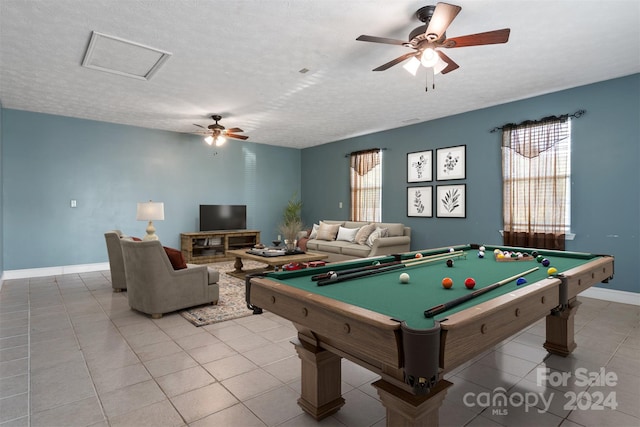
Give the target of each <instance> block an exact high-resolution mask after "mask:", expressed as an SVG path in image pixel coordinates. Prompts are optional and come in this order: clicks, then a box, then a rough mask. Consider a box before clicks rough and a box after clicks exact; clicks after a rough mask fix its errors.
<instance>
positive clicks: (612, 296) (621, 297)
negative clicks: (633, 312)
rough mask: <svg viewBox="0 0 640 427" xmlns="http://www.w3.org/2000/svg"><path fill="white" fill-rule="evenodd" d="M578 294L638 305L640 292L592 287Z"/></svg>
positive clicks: (639, 303)
mask: <svg viewBox="0 0 640 427" xmlns="http://www.w3.org/2000/svg"><path fill="white" fill-rule="evenodd" d="M580 296H583V297H587V298H595V299H601V300H604V301H611V302H619V303H622V304H631V305H640V294H639V293H636V292H627V291H618V290H616V289H605V288H597V287H592V288H589V289H587V290H586V291H584V292H582V293H581V294H580Z"/></svg>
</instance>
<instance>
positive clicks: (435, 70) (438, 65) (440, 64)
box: [433, 57, 449, 74]
mask: <svg viewBox="0 0 640 427" xmlns="http://www.w3.org/2000/svg"><path fill="white" fill-rule="evenodd" d="M447 65H449V64H447V63H446V62H444V61H443V60H442V58H440V57H438V62H436V65H434V66H433V74H440V73H441V72H442V70H444V69H445V68H447Z"/></svg>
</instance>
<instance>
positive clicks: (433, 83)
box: [424, 67, 436, 92]
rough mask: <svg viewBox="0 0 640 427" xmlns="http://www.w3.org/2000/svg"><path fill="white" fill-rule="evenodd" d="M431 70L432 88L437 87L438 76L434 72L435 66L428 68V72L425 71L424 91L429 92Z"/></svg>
mask: <svg viewBox="0 0 640 427" xmlns="http://www.w3.org/2000/svg"><path fill="white" fill-rule="evenodd" d="M429 72H431V88H432V89H434V90H435V88H436V76H435V73H434V72H433V67H429V68H427V72H426V73H425V77H426V82H425V84H424V91H425V92H429Z"/></svg>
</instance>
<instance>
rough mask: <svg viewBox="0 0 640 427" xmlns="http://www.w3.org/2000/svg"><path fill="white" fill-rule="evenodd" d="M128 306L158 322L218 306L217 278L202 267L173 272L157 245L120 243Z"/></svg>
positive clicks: (217, 275)
mask: <svg viewBox="0 0 640 427" xmlns="http://www.w3.org/2000/svg"><path fill="white" fill-rule="evenodd" d="M120 245H121V247H122V255H123V259H124V271H125V276H126V282H127V298H128V299H129V306H130V307H131V308H133V309H135V310H138V311H141V312H143V313H147V314H150V315H151V317H152V318H154V319H158V318H160V317H162V315H163V314H164V313H169V312H172V311H176V310H180V309H183V308H187V307H193V306H196V305H201V304H208V303H213V304H217V303H218V298H219V286H218V279H219V277H220V274H219V273H218V272H217V271H216V270H215V269H213V268H211V267H207V266H205V265H191V264H190V265H189V266H188V267H187V268H185V269H182V270H174V269H173V266H172V265H171V262H170V261H169V257H168V256H167V254H166V252H165V250H164V248H163V247H162V244H161V243H160V242H159V241H157V240H154V241H143V242H133V241H128V240H120Z"/></svg>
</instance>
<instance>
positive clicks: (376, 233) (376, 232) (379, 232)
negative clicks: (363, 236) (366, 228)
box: [367, 227, 389, 246]
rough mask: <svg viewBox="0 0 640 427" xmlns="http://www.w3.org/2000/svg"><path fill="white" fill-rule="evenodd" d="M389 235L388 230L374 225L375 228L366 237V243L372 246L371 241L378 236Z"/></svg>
mask: <svg viewBox="0 0 640 427" xmlns="http://www.w3.org/2000/svg"><path fill="white" fill-rule="evenodd" d="M388 235H389V230H388V229H386V228H381V227H376V229H375V230H374V231H373V233H371V234H370V235H369V238H367V245H368V246H373V243H374V242H375V241H376V240H378V239H379V238H380V237H387V236H388Z"/></svg>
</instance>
